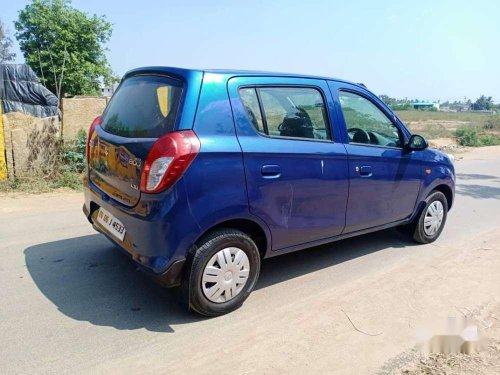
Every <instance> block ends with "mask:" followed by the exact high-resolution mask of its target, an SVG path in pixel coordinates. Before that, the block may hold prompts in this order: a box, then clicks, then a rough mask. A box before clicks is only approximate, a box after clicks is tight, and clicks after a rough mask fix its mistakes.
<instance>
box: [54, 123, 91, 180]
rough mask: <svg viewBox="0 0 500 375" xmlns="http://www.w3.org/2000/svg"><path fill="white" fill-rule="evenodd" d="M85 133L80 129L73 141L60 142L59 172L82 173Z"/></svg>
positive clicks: (83, 168)
mask: <svg viewBox="0 0 500 375" xmlns="http://www.w3.org/2000/svg"><path fill="white" fill-rule="evenodd" d="M86 144H87V133H86V132H85V130H83V129H80V130H79V131H78V134H77V135H76V138H75V139H70V140H61V143H60V150H59V172H60V173H64V172H76V173H82V172H83V171H84V170H85V166H86V160H85V149H86Z"/></svg>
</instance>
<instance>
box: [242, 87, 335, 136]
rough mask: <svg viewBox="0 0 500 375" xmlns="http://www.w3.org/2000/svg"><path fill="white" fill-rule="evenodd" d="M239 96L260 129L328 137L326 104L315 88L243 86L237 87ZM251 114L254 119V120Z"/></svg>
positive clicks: (286, 134)
mask: <svg viewBox="0 0 500 375" xmlns="http://www.w3.org/2000/svg"><path fill="white" fill-rule="evenodd" d="M250 92H252V94H251V96H252V98H253V99H251V100H250V95H249V94H248V93H250ZM240 97H241V100H242V102H243V105H244V107H245V109H246V111H247V113H248V116H249V117H250V119H251V120H252V122H253V123H254V126H255V127H256V129H257V130H259V131H260V132H262V133H265V134H267V135H270V136H278V137H295V138H309V139H322V140H328V139H329V140H331V139H332V137H331V135H330V131H329V123H328V115H327V112H326V105H325V102H324V100H323V96H322V95H321V93H320V91H319V90H317V89H314V88H309V87H261V88H258V87H257V88H244V89H240ZM255 99H256V100H255ZM259 100H260V106H259ZM251 104H252V105H251ZM260 107H262V110H263V114H262V115H260ZM250 108H251V109H250ZM254 118H256V119H257V120H256V121H254V120H253V119H254ZM259 119H260V121H261V122H263V130H261V127H260V125H259ZM256 123H257V125H256Z"/></svg>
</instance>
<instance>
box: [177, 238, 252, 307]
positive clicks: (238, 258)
mask: <svg viewBox="0 0 500 375" xmlns="http://www.w3.org/2000/svg"><path fill="white" fill-rule="evenodd" d="M259 271H260V255H259V250H258V249H257V246H256V245H255V243H254V242H253V241H252V239H251V238H250V237H249V236H248V235H246V234H245V233H243V232H241V231H239V230H236V229H219V230H216V231H214V232H211V233H210V234H208V235H207V236H205V237H204V238H203V239H202V240H200V241H199V243H198V244H197V246H196V248H195V250H194V256H193V259H192V262H191V267H190V272H189V275H187V278H186V283H187V285H186V288H185V291H186V293H187V294H188V298H189V306H190V307H191V308H192V309H193V310H195V311H196V312H198V313H200V314H202V315H206V316H217V315H223V314H227V313H229V312H231V311H234V310H236V309H237V308H239V307H240V306H241V305H242V304H243V302H244V301H245V300H246V299H247V297H248V296H249V295H250V293H251V292H252V290H253V289H254V287H255V284H256V283H257V279H258V277H259Z"/></svg>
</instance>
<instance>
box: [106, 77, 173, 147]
mask: <svg viewBox="0 0 500 375" xmlns="http://www.w3.org/2000/svg"><path fill="white" fill-rule="evenodd" d="M181 94H182V86H181V83H180V82H179V81H176V80H173V79H170V78H168V77H163V76H153V75H151V76H148V75H139V76H133V77H130V78H127V79H125V81H123V82H122V84H121V85H120V88H119V89H118V91H117V92H116V93H115V94H114V95H113V98H112V99H111V101H110V102H109V105H108V107H107V109H106V111H105V112H104V115H103V118H102V125H101V126H102V128H103V129H104V130H105V131H106V132H108V133H111V134H115V135H119V136H122V137H130V138H159V137H161V136H162V135H164V134H166V133H168V132H170V131H172V130H173V128H174V124H175V118H176V117H177V111H178V108H179V102H180V98H181Z"/></svg>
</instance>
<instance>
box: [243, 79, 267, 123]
mask: <svg viewBox="0 0 500 375" xmlns="http://www.w3.org/2000/svg"><path fill="white" fill-rule="evenodd" d="M240 97H241V101H242V102H243V106H244V107H245V111H246V112H247V115H248V117H249V118H250V121H251V122H252V124H253V126H255V129H257V130H258V131H259V132H261V133H263V132H264V126H263V123H262V114H261V113H260V107H259V100H258V98H257V92H256V91H255V89H254V88H253V87H252V88H244V89H240Z"/></svg>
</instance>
